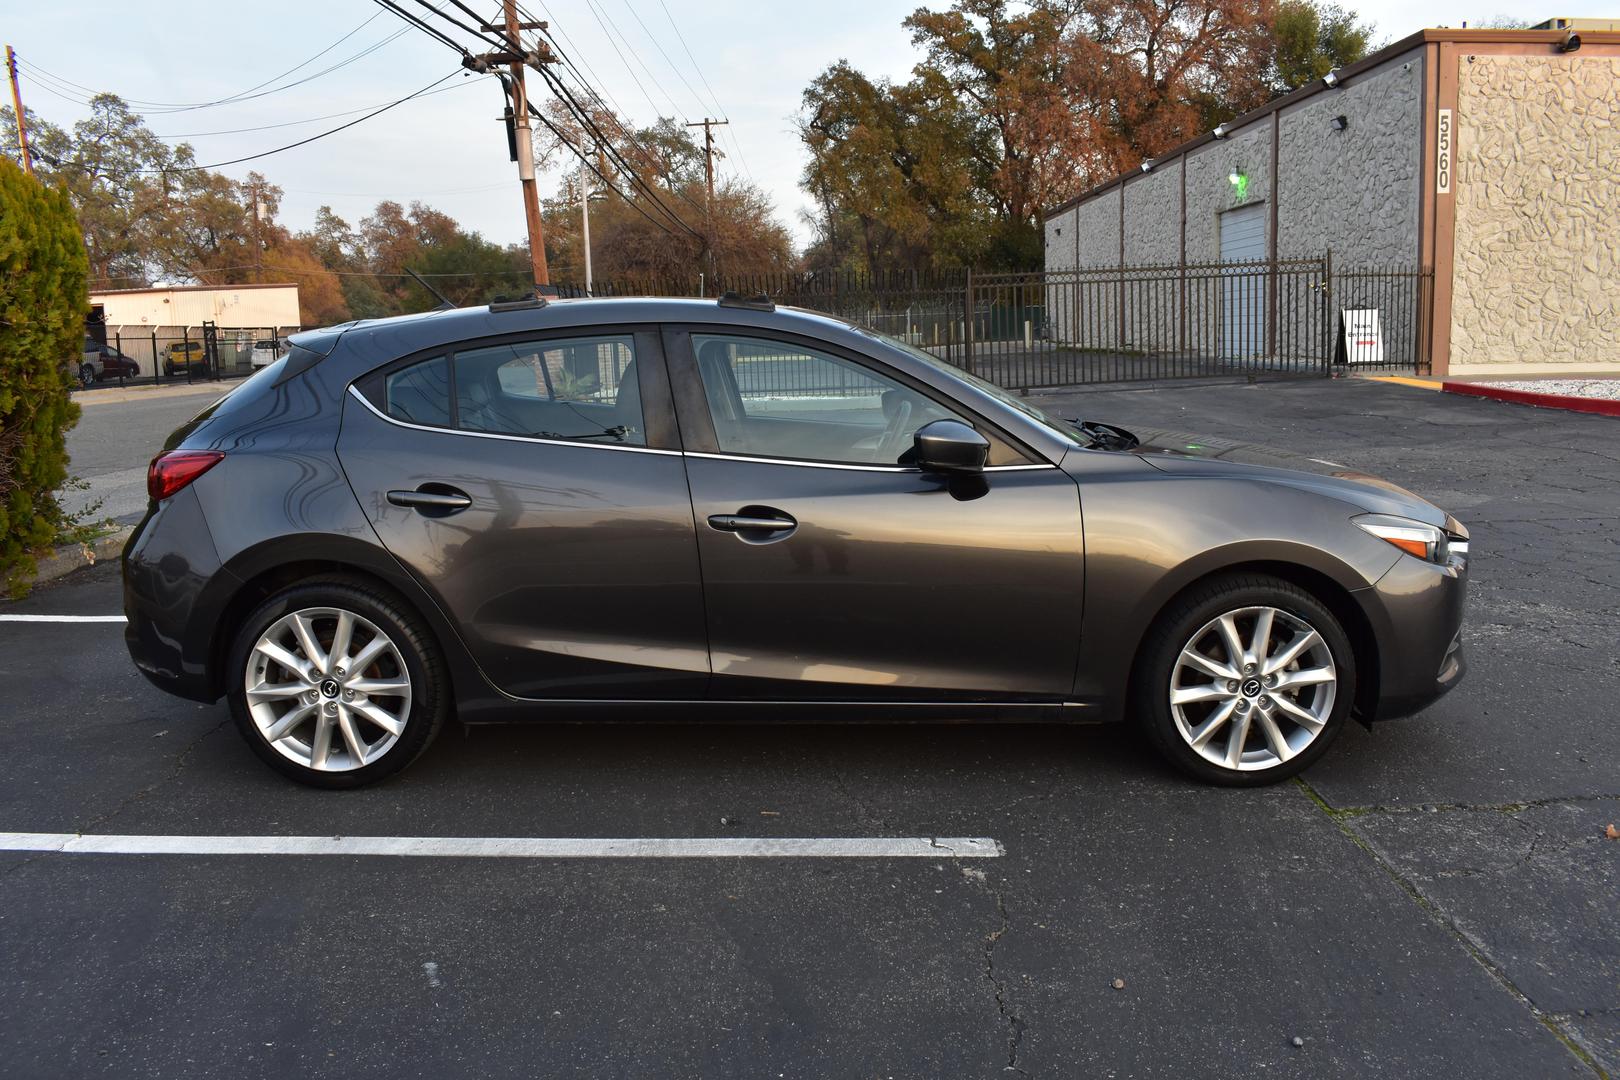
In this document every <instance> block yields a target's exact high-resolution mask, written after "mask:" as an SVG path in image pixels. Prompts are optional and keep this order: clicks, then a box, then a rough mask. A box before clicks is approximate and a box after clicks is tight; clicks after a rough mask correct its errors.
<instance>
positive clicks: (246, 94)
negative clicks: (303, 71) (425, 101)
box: [25, 12, 405, 114]
mask: <svg viewBox="0 0 1620 1080" xmlns="http://www.w3.org/2000/svg"><path fill="white" fill-rule="evenodd" d="M377 14H379V15H380V14H382V13H381V12H378V13H377ZM372 17H373V18H375V17H376V16H372ZM370 21H371V20H370V19H368V20H366V22H370ZM365 25H366V24H365V23H361V24H360V26H357V27H355V28H354V30H351V31H349V33H348V34H345V35H344V36H343V37H342V38H339V39H338V41H335V42H333V43H332V44H331V45H328V46H327V47H326V48H325V49H322V50H321V51H320V52H318V53H316V54H315V55H314V56H312V57H310V58H309V59H308V60H305V61H304V62H303V63H301V64H298V65H296V66H295V67H292V68H289V69H288V70H287V71H284V72H282V73H281V74H280V75H277V76H276V77H275V78H274V79H269V80H266V81H265V82H262V83H259V84H258V86H254V87H249V88H248V89H247V90H244V91H242V92H240V93H237V94H232V95H230V96H228V97H223V98H218V99H216V100H213V101H201V102H189V103H181V102H162V101H147V100H144V99H142V98H132V97H124V98H123V100H124V101H126V102H127V103H129V104H130V105H135V106H139V107H140V109H141V111H142V112H144V113H148V114H167V113H181V112H192V111H194V110H197V109H211V108H215V107H217V106H220V105H235V104H238V103H240V102H244V101H253V100H255V99H257V98H262V97H268V96H269V95H271V94H279V93H281V92H282V91H283V90H291V89H292V88H293V87H295V86H302V85H304V84H305V83H308V82H313V81H314V80H316V79H319V78H321V77H323V76H325V75H330V74H331V73H332V72H334V71H337V70H339V69H340V68H344V67H347V66H348V65H350V64H352V63H354V62H355V61H357V60H361V59H364V58H365V57H367V56H370V55H371V54H372V53H374V52H376V51H377V50H378V49H381V48H382V47H383V46H385V45H387V44H389V43H390V42H393V41H396V40H398V39H399V38H400V37H402V36H403V35H404V33H405V31H404V30H399V31H396V32H395V33H393V34H390V35H389V36H388V37H385V38H383V39H382V40H381V41H378V42H374V43H373V44H371V45H368V46H367V47H366V48H364V49H362V50H360V51H359V52H357V53H355V54H354V55H352V56H349V57H346V58H344V59H343V60H340V61H338V62H337V63H335V64H332V65H331V66H329V67H325V68H322V69H321V70H320V71H317V72H315V73H314V74H312V75H306V76H304V77H303V78H302V79H295V80H294V81H292V82H290V83H284V84H282V85H280V86H274V87H271V88H270V89H268V90H262V89H261V88H262V87H264V86H267V85H268V84H269V83H273V82H275V81H276V79H281V78H284V77H285V76H287V75H290V74H292V73H293V72H294V71H297V70H298V69H299V68H302V67H305V66H307V65H308V64H310V63H311V62H313V61H314V60H316V59H317V58H319V57H320V56H322V55H324V54H325V53H327V52H330V51H331V50H332V49H333V48H335V47H336V46H337V45H338V44H340V43H341V42H342V41H344V40H346V39H348V38H349V37H351V36H353V35H354V34H355V33H357V32H358V31H359V30H360V29H361V27H363V26H365ZM25 66H26V67H27V68H28V71H29V73H30V74H31V75H35V76H39V77H44V78H49V79H50V80H52V81H54V82H55V83H57V84H58V85H59V86H62V87H66V88H70V89H77V90H80V91H82V92H84V93H87V94H90V95H92V96H94V95H96V94H99V93H102V92H103V91H99V90H95V89H93V88H92V87H88V86H85V85H83V84H82V83H76V82H74V81H73V80H71V79H67V78H64V77H63V76H60V75H56V74H53V73H52V72H50V71H47V70H46V69H44V68H41V67H40V66H39V65H38V64H35V63H33V62H29V63H28V64H27V65H25ZM256 90H257V91H259V92H258V93H254V92H253V91H256ZM57 96H58V97H65V98H67V99H68V100H70V101H75V100H78V99H76V98H73V97H70V96H69V95H67V94H58V95H57ZM119 96H120V97H123V95H119ZM80 103H81V104H89V102H80Z"/></svg>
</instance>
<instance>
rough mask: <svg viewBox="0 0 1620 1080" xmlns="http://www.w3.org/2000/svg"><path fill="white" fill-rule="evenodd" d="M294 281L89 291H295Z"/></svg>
mask: <svg viewBox="0 0 1620 1080" xmlns="http://www.w3.org/2000/svg"><path fill="white" fill-rule="evenodd" d="M296 288H298V282H296V281H255V282H253V283H252V284H242V285H148V286H146V287H144V288H139V289H91V290H90V295H91V296H129V295H132V294H134V293H155V292H225V291H227V290H235V289H296Z"/></svg>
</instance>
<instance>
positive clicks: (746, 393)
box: [692, 334, 959, 465]
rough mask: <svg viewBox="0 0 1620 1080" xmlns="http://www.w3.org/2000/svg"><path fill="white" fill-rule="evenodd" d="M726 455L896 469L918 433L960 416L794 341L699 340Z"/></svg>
mask: <svg viewBox="0 0 1620 1080" xmlns="http://www.w3.org/2000/svg"><path fill="white" fill-rule="evenodd" d="M692 348H693V351H695V355H697V359H698V371H700V372H701V377H703V392H705V395H706V397H708V405H710V415H711V416H713V418H714V437H716V440H718V442H719V449H721V450H723V452H724V453H748V455H761V457H779V458H802V460H808V461H839V463H852V465H896V463H901V458H902V455H906V452H909V450H910V447H912V434H914V432H915V431H917V429H919V427H922V426H923V424H927V423H930V421H935V419H946V418H953V419H959V418H957V416H956V415H954V413H951V411H949V410H946V408H944V406H941V405H938V403H936V402H935V400H933V398H930V397H927V395H923V393H919V392H917V390H912V389H910V387H906V385H902V384H899V382H894V381H893V379H888V377H885V376H880V374H876V372H873V371H870V369H868V368H863V366H860V364H855V363H851V361H847V359H842V358H841V356H833V355H829V353H823V351H818V350H815V348H808V347H802V345H795V343H789V342H771V340H766V338H750V337H739V335H731V334H693V335H692Z"/></svg>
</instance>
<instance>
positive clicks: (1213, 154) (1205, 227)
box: [1187, 117, 1287, 263]
mask: <svg viewBox="0 0 1620 1080" xmlns="http://www.w3.org/2000/svg"><path fill="white" fill-rule="evenodd" d="M1284 168H1285V169H1286V168H1287V163H1286V162H1285V163H1284ZM1233 173H1243V174H1244V175H1245V176H1247V177H1248V178H1249V187H1248V191H1247V192H1246V194H1245V197H1244V198H1243V199H1242V200H1241V201H1240V200H1239V199H1238V197H1237V193H1236V189H1235V188H1233V186H1232V181H1231V179H1230V177H1231V175H1232V174H1233ZM1269 198H1271V118H1270V117H1266V118H1264V119H1262V120H1260V121H1258V122H1257V123H1253V124H1250V125H1249V126H1248V127H1246V128H1243V129H1242V130H1241V131H1238V132H1236V133H1234V134H1233V135H1231V136H1228V137H1227V138H1225V139H1220V140H1217V141H1215V142H1207V143H1205V144H1204V145H1203V146H1200V147H1199V148H1198V149H1197V150H1194V151H1193V152H1192V153H1191V154H1189V155H1188V156H1187V261H1188V262H1189V263H1207V262H1219V261H1220V258H1221V225H1220V216H1221V213H1222V212H1223V211H1225V210H1230V209H1232V208H1233V207H1235V206H1246V205H1248V204H1249V203H1254V202H1264V201H1265V200H1266V199H1269Z"/></svg>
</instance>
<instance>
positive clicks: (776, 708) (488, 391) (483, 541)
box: [124, 296, 1468, 787]
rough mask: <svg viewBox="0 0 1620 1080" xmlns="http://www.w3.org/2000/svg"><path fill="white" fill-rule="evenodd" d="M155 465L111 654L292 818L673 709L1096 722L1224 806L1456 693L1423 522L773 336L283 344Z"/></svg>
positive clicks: (1375, 492)
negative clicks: (124, 646)
mask: <svg viewBox="0 0 1620 1080" xmlns="http://www.w3.org/2000/svg"><path fill="white" fill-rule="evenodd" d="M165 446H166V449H165V450H164V452H163V453H162V454H160V455H158V456H157V457H156V458H155V459H153V461H152V464H151V468H150V471H149V473H148V477H147V488H148V491H149V492H150V494H151V502H150V503H149V504H148V509H147V514H146V517H145V519H144V520H143V521H142V522H141V524H140V525H139V526H138V527H137V528H136V530H135V532H134V534H133V536H132V537H131V538H130V540H129V544H128V546H127V547H126V548H125V551H124V583H125V587H124V610H125V612H126V614H127V615H128V624H127V626H126V629H125V635H126V640H127V642H128V645H129V651H130V654H131V656H132V657H133V659H134V661H135V664H136V666H137V667H138V668H139V669H140V670H141V671H142V673H144V674H145V675H146V676H147V677H148V678H149V679H150V680H151V681H152V682H153V683H155V684H156V685H158V686H159V687H161V688H163V689H165V690H168V691H170V692H172V693H176V694H179V695H182V696H185V697H189V698H193V699H195V700H198V701H208V702H211V701H215V700H217V699H219V698H220V697H225V698H226V699H228V701H229V702H230V707H231V711H232V714H233V716H234V717H235V720H236V724H237V726H238V728H239V729H240V731H241V733H242V735H243V736H244V737H245V738H246V739H247V741H248V743H249V745H250V746H251V747H252V748H253V750H254V751H255V752H256V753H257V754H258V755H259V756H260V757H261V758H262V759H263V760H264V761H265V762H267V763H268V764H269V765H271V766H272V767H273V768H275V769H277V770H279V771H280V772H282V773H283V774H285V775H286V776H289V777H292V778H294V779H296V780H300V781H302V782H304V783H308V784H314V785H319V786H323V787H353V786H355V785H358V784H363V783H366V782H368V781H370V780H375V779H379V778H381V777H383V776H386V775H388V774H390V773H392V772H394V771H396V770H397V769H399V768H401V767H403V766H404V765H405V764H407V763H408V762H410V761H411V759H413V758H414V757H416V756H417V754H418V753H420V752H421V751H422V750H423V749H424V748H425V747H426V746H427V745H428V742H429V741H430V740H431V739H432V738H433V735H434V733H435V732H436V731H437V730H438V729H439V728H440V727H441V726H442V725H443V724H444V722H446V721H447V720H448V719H450V718H451V717H453V716H459V718H460V719H461V720H462V721H464V722H466V723H487V722H491V721H497V720H520V719H539V720H546V719H551V720H557V719H566V720H584V719H609V718H618V717H640V718H647V717H666V718H667V717H670V716H674V715H683V716H692V715H696V716H699V717H704V718H712V719H727V718H732V719H734V718H742V717H746V718H750V719H752V718H767V717H769V718H773V719H776V720H785V719H793V718H799V719H805V718H815V719H818V720H826V719H835V718H842V719H847V720H858V721H870V720H895V719H903V720H921V719H936V720H984V721H1011V720H1026V721H1028V720H1073V721H1078V722H1082V723H1085V722H1096V721H1110V720H1128V721H1129V722H1131V723H1134V724H1136V725H1139V726H1140V727H1142V728H1143V730H1144V731H1145V732H1146V734H1147V735H1148V736H1149V737H1150V738H1151V740H1152V741H1153V742H1154V744H1155V745H1156V746H1157V747H1158V748H1159V750H1160V751H1162V752H1163V754H1164V755H1165V756H1166V757H1167V758H1168V759H1169V760H1170V761H1171V762H1173V763H1174V764H1175V765H1177V766H1178V767H1180V768H1181V769H1183V770H1185V771H1186V772H1188V773H1190V774H1192V775H1193V776H1195V777H1198V778H1199V779H1202V780H1205V781H1208V782H1213V783H1219V784H1232V785H1252V784H1262V783H1269V782H1274V781H1277V780H1281V779H1283V778H1285V777H1288V776H1292V775H1294V774H1295V773H1297V772H1299V771H1300V770H1301V769H1304V768H1306V767H1307V766H1309V765H1310V764H1311V763H1312V762H1313V761H1316V760H1317V759H1319V758H1320V757H1321V756H1322V754H1323V753H1325V752H1326V751H1327V749H1328V747H1329V745H1330V744H1331V743H1332V742H1333V740H1334V738H1335V737H1336V736H1337V735H1338V734H1339V732H1340V731H1341V730H1342V729H1343V728H1344V726H1345V725H1346V724H1347V723H1349V722H1350V719H1351V717H1352V716H1354V717H1356V718H1357V719H1359V720H1363V721H1373V720H1382V719H1387V718H1390V717H1397V716H1404V715H1407V714H1409V713H1412V712H1415V711H1417V710H1418V709H1421V708H1423V707H1424V706H1425V705H1427V704H1428V703H1429V702H1431V701H1433V700H1434V699H1435V698H1437V697H1439V696H1440V695H1441V694H1442V693H1444V692H1446V691H1447V690H1449V689H1450V688H1451V687H1453V686H1455V685H1456V684H1457V681H1458V680H1459V679H1460V678H1461V677H1462V674H1463V657H1462V637H1461V627H1462V618H1463V598H1464V593H1465V589H1466V579H1467V567H1468V530H1467V529H1465V528H1464V527H1463V526H1462V525H1461V524H1460V523H1459V522H1458V521H1457V520H1456V519H1455V518H1453V517H1451V516H1450V515H1449V514H1447V513H1445V512H1444V511H1442V510H1440V509H1438V508H1437V507H1435V506H1433V505H1431V504H1429V503H1427V502H1425V501H1424V500H1423V499H1421V498H1419V497H1418V496H1416V495H1413V494H1412V493H1410V492H1408V491H1404V490H1402V489H1401V488H1398V487H1396V486H1395V485H1393V484H1390V483H1388V482H1385V481H1382V480H1378V479H1376V478H1374V477H1370V476H1367V475H1365V474H1361V473H1356V472H1352V471H1351V470H1348V469H1345V468H1344V467H1342V466H1337V465H1333V464H1331V463H1328V462H1323V461H1317V460H1315V459H1310V458H1303V457H1301V458H1283V459H1279V458H1277V457H1276V456H1274V455H1260V454H1258V453H1257V452H1255V449H1254V448H1253V447H1246V446H1230V447H1215V446H1211V445H1210V444H1208V443H1206V442H1205V441H1204V440H1201V439H1198V438H1195V437H1192V436H1186V435H1182V436H1176V435H1173V434H1169V433H1153V434H1149V433H1143V434H1142V435H1141V436H1140V437H1138V436H1135V435H1132V434H1131V433H1130V432H1127V431H1124V430H1122V429H1120V428H1116V427H1113V426H1111V425H1108V424H1102V423H1096V422H1084V421H1080V420H1069V419H1064V418H1061V417H1056V416H1051V415H1048V414H1046V413H1044V412H1042V411H1041V410H1039V409H1037V408H1036V407H1034V406H1033V405H1032V404H1030V403H1029V402H1028V401H1027V400H1025V399H1022V398H1018V397H1015V396H1013V395H1011V394H1008V393H1006V392H1005V391H1003V390H1001V389H1000V388H998V387H995V386H993V385H991V384H989V383H987V382H983V381H981V380H979V379H976V378H974V377H973V376H972V375H969V374H967V373H966V372H963V371H961V370H960V369H958V368H955V367H953V366H951V365H950V364H947V363H946V362H944V361H942V360H940V359H939V358H938V357H935V356H932V355H930V354H928V353H926V352H923V351H922V350H920V349H916V348H913V347H912V346H909V345H906V344H904V343H902V342H900V341H897V340H895V339H893V338H888V337H884V336H883V335H881V334H877V333H874V332H871V331H868V330H864V329H862V328H860V327H858V326H853V325H851V324H849V323H848V322H846V321H844V320H840V319H835V318H832V317H830V316H825V315H818V314H815V313H812V312H806V311H795V310H780V309H775V308H773V307H772V306H771V305H770V304H769V303H768V302H757V301H744V300H738V299H736V298H734V297H729V296H728V297H726V298H723V299H722V300H721V301H720V302H719V303H716V302H714V301H712V300H709V301H703V300H652V299H622V300H621V299H613V300H606V299H604V300H561V301H553V302H551V303H549V304H548V303H544V302H542V301H538V300H533V301H527V302H516V303H500V304H491V305H489V306H488V307H480V308H473V309H463V310H460V311H453V312H452V311H444V312H433V313H431V314H427V315H420V316H404V317H400V318H395V319H382V320H377V321H372V322H359V323H348V324H345V325H343V326H338V327H333V328H331V329H327V330H319V331H314V332H311V333H305V334H299V335H297V336H295V337H294V338H293V339H292V347H291V349H290V351H289V352H288V354H287V355H286V356H284V357H283V358H282V359H280V360H278V361H276V362H275V363H274V364H272V365H271V366H270V367H268V368H265V369H264V370H262V371H260V372H259V373H257V374H255V375H254V376H252V377H251V378H249V379H248V380H247V381H246V382H244V383H243V384H242V385H240V386H239V387H238V388H237V389H236V390H234V391H233V392H232V393H230V394H228V395H227V396H225V397H224V398H222V399H220V401H218V402H216V403H215V404H214V405H212V406H210V407H209V408H208V409H206V410H204V411H203V412H202V413H200V414H198V415H197V416H196V417H195V418H194V419H192V420H191V421H189V422H188V423H187V424H186V425H184V426H183V427H181V428H180V429H179V430H177V431H176V432H174V434H173V435H171V436H170V437H169V439H168V441H167V443H166V444H165ZM1279 466H1280V467H1279ZM249 493H250V494H249ZM1082 510H1083V511H1084V513H1083V515H1082ZM1392 764H1393V763H1392Z"/></svg>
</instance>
